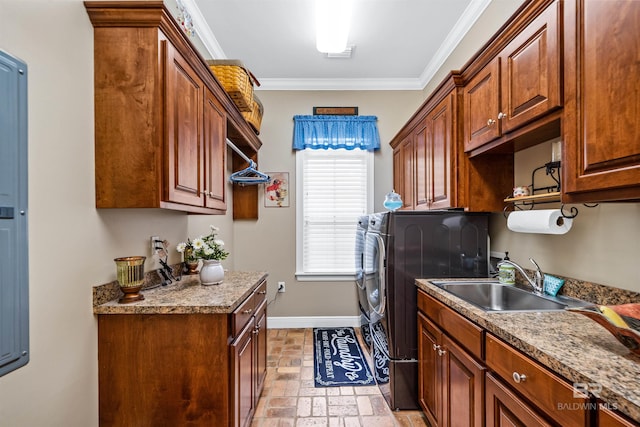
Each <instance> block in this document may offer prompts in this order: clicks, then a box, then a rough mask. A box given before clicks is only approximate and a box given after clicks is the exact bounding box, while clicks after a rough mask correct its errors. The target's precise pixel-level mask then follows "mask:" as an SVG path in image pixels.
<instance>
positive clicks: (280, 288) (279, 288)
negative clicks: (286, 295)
mask: <svg viewBox="0 0 640 427" xmlns="http://www.w3.org/2000/svg"><path fill="white" fill-rule="evenodd" d="M284 291H285V286H284V282H278V292H284Z"/></svg>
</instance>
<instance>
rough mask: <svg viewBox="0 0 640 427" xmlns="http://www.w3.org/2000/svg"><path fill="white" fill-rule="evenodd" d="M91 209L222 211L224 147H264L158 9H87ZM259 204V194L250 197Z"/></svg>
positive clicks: (103, 4) (93, 5) (123, 4)
mask: <svg viewBox="0 0 640 427" xmlns="http://www.w3.org/2000/svg"><path fill="white" fill-rule="evenodd" d="M84 4H85V8H86V9H87V13H88V15H89V18H90V19H91V23H92V24H93V27H94V38H93V40H94V70H95V79H94V81H95V83H94V85H95V128H96V131H95V176H96V207H98V208H167V209H174V210H181V211H186V212H193V213H205V214H220V213H224V212H225V211H226V197H225V191H226V190H225V188H226V183H225V173H226V166H225V156H226V152H227V150H226V138H229V139H231V140H233V141H234V143H235V144H236V145H237V146H239V147H242V148H243V149H244V150H245V152H246V153H249V154H248V155H252V153H257V151H258V149H259V148H260V146H261V145H262V143H261V142H260V141H259V139H257V136H256V134H255V132H254V131H253V130H252V129H251V128H250V126H249V124H248V123H247V122H246V120H245V119H244V117H243V116H242V114H241V113H240V112H239V111H238V109H237V107H236V106H235V104H234V103H233V101H232V100H231V98H230V97H229V96H228V95H227V94H226V93H225V92H224V90H223V89H222V87H221V86H220V84H219V83H218V81H217V80H216V78H215V77H214V76H213V73H212V72H211V70H210V69H209V67H208V66H207V64H206V62H205V61H204V59H203V58H202V57H201V56H200V54H199V53H198V52H197V50H196V49H195V47H194V46H193V45H192V44H191V42H190V41H189V39H188V38H187V37H186V35H185V34H184V33H183V32H182V30H181V29H180V27H179V26H178V24H177V23H176V21H175V19H174V18H173V17H172V16H171V14H170V13H169V11H168V10H167V8H166V6H165V5H164V4H163V2H162V1H159V0H148V1H86V2H85V3H84ZM256 200H257V193H256Z"/></svg>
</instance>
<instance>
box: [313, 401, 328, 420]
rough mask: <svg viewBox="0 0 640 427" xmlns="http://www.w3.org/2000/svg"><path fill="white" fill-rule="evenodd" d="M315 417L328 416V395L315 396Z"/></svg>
mask: <svg viewBox="0 0 640 427" xmlns="http://www.w3.org/2000/svg"><path fill="white" fill-rule="evenodd" d="M312 415H313V416H314V417H326V416H327V398H326V397H314V398H313V412H312Z"/></svg>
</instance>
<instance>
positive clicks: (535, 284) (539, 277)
mask: <svg viewBox="0 0 640 427" xmlns="http://www.w3.org/2000/svg"><path fill="white" fill-rule="evenodd" d="M529 261H531V262H532V263H533V265H535V266H536V271H535V273H534V274H533V279H532V278H531V277H529V275H527V273H526V272H525V271H524V269H523V268H522V267H520V266H519V265H518V264H516V263H515V262H513V261H511V260H508V259H503V260H502V261H500V262H499V263H498V266H497V267H498V268H500V266H501V265H504V264H507V265H511V266H513V267H514V268H515V269H516V270H518V271H519V272H520V274H522V276H523V277H524V278H525V279H527V282H528V283H529V286H531V288H533V293H534V294H536V295H542V294H543V290H544V288H543V283H544V273H543V272H542V270H541V269H540V266H539V265H538V264H537V263H536V262H535V261H534V260H533V258H529Z"/></svg>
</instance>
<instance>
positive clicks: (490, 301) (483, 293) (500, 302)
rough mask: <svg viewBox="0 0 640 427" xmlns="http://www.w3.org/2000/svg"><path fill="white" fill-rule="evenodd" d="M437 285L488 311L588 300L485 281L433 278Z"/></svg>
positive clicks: (549, 307) (559, 306)
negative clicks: (535, 292) (533, 291)
mask: <svg viewBox="0 0 640 427" xmlns="http://www.w3.org/2000/svg"><path fill="white" fill-rule="evenodd" d="M431 283H433V284H434V285H436V286H438V287H439V288H442V289H444V290H445V291H447V292H449V293H452V294H453V295H455V296H457V297H458V298H460V299H463V300H464V301H466V302H468V303H471V304H473V305H475V306H477V307H479V308H481V309H482V310H484V311H487V312H515V311H559V310H564V309H565V308H567V307H580V306H587V305H590V304H589V303H587V302H585V301H581V300H577V299H574V298H569V297H565V296H555V297H552V296H550V295H544V296H541V295H535V294H533V293H531V292H528V291H526V290H523V289H520V288H516V287H514V286H509V285H503V284H501V283H498V282H486V281H484V282H483V281H432V282H431Z"/></svg>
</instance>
